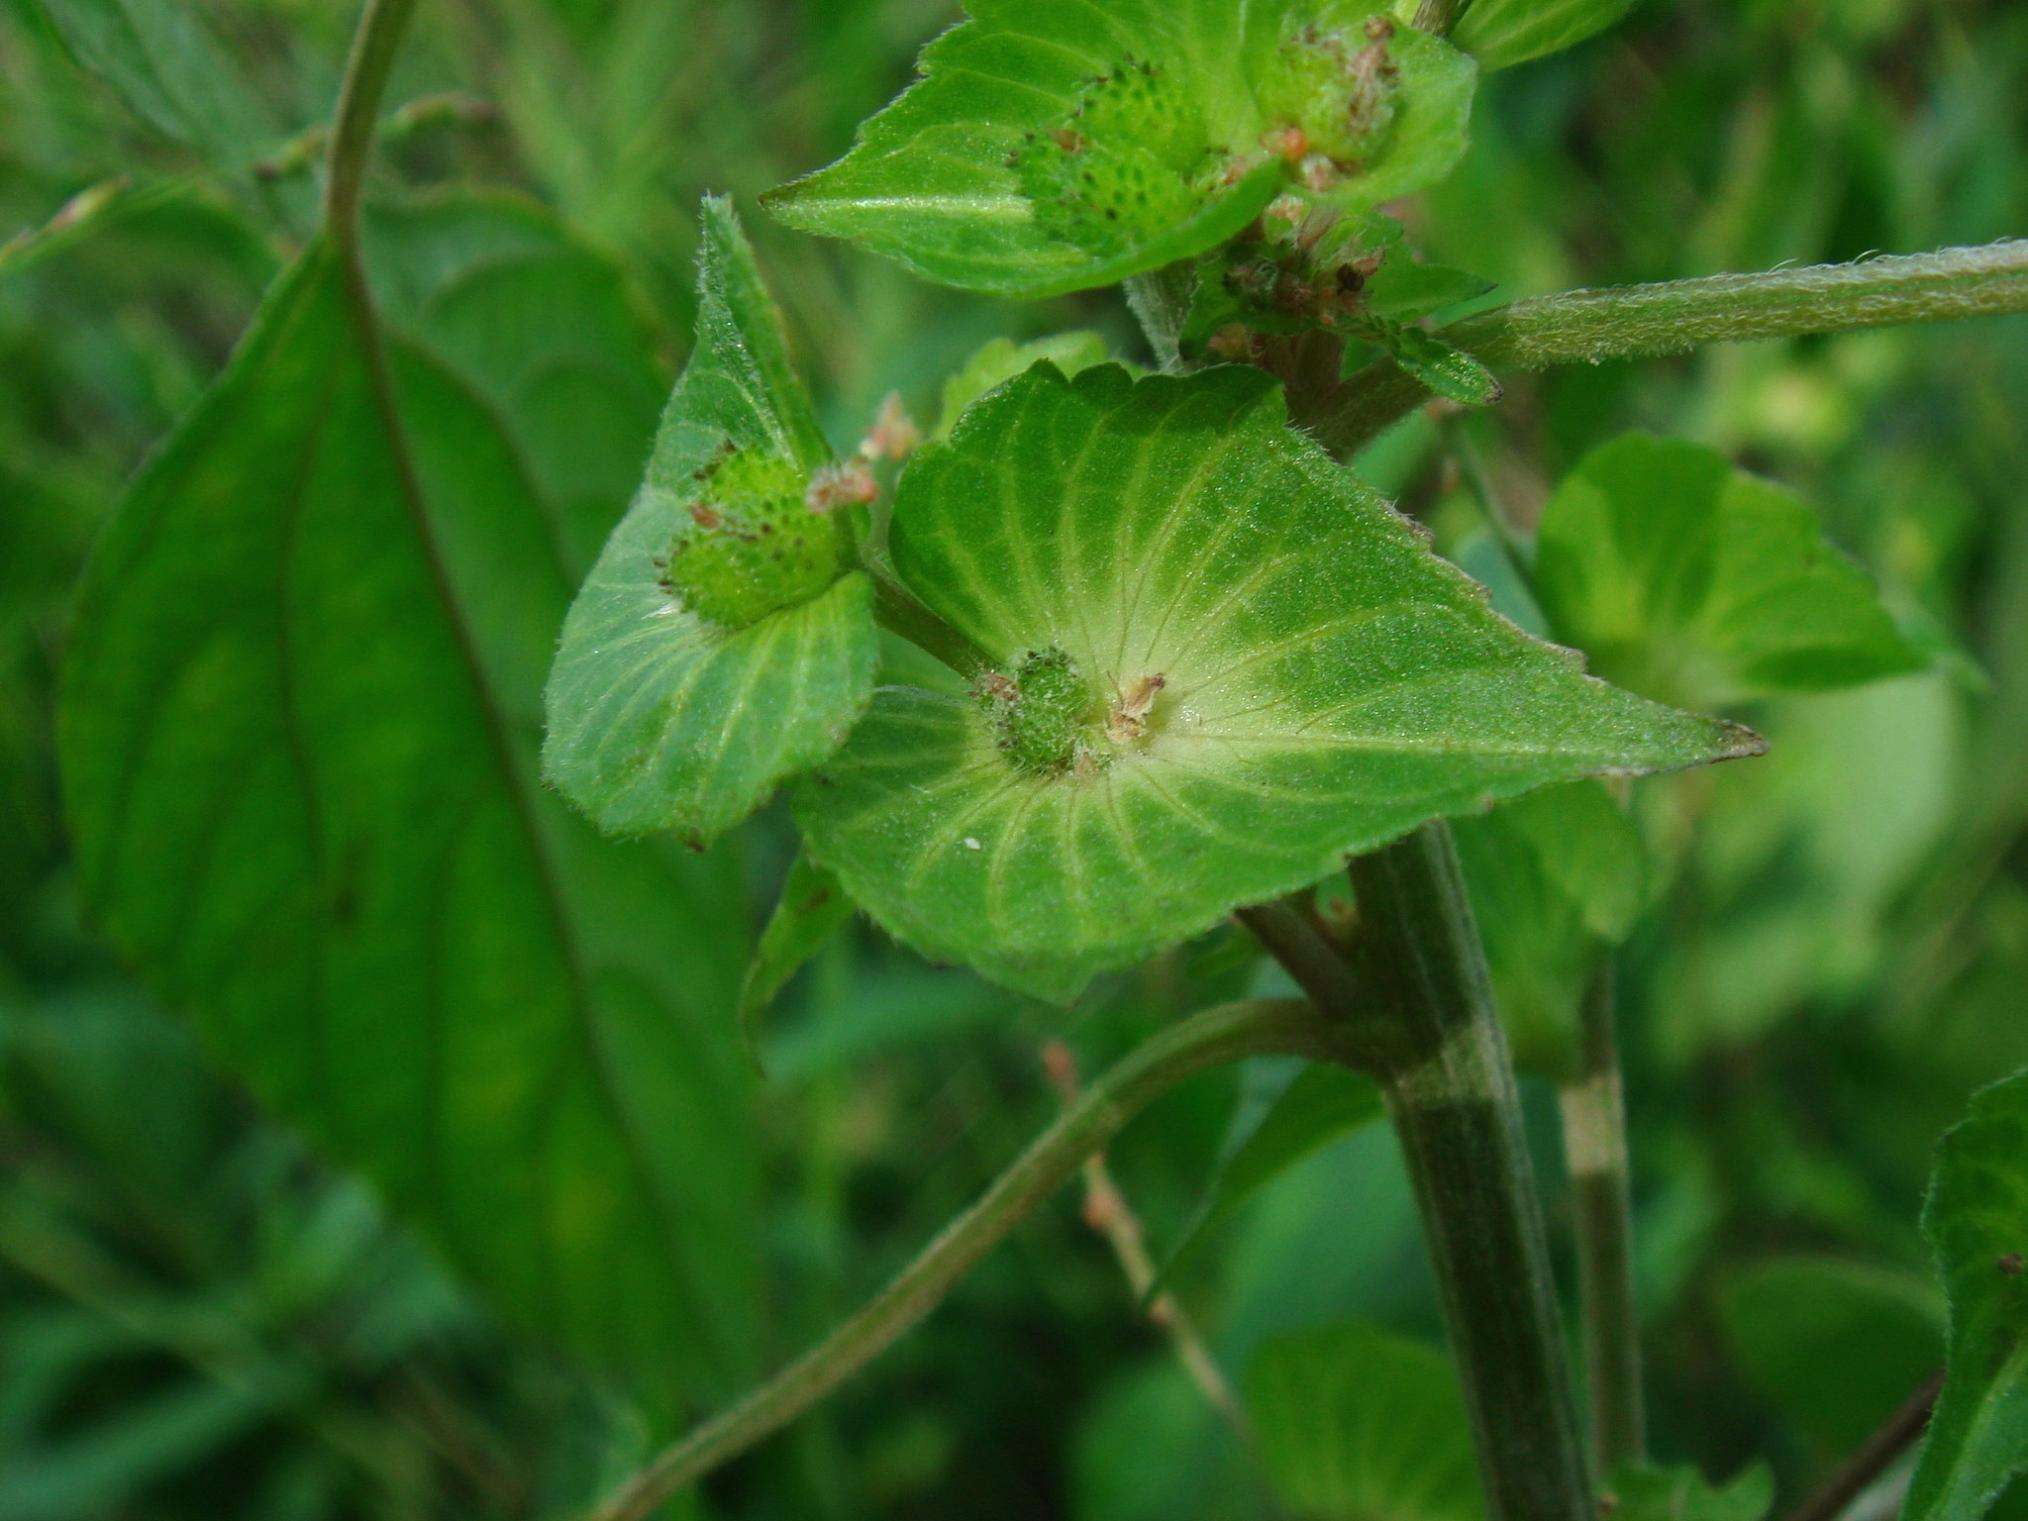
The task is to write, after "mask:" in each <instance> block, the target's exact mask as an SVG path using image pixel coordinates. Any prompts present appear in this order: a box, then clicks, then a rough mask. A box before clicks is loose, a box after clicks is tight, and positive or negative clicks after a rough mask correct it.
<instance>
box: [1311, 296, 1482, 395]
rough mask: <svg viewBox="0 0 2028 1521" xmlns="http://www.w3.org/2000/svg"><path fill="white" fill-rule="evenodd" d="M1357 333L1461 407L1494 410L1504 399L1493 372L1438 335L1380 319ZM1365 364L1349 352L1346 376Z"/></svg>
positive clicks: (1346, 353) (1348, 350)
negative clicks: (1487, 407) (1491, 408)
mask: <svg viewBox="0 0 2028 1521" xmlns="http://www.w3.org/2000/svg"><path fill="white" fill-rule="evenodd" d="M1355 331H1356V332H1357V335H1358V336H1359V337H1361V338H1364V339H1366V340H1367V341H1368V342H1370V343H1373V344H1375V345H1376V346H1378V347H1379V348H1380V350H1381V351H1382V352H1383V353H1385V354H1386V355H1387V357H1388V358H1390V359H1392V360H1393V361H1394V362H1395V363H1396V364H1397V365H1399V366H1401V368H1402V369H1404V370H1406V371H1407V372H1408V373H1409V374H1411V375H1413V376H1414V377H1415V378H1416V379H1417V380H1419V381H1421V382H1422V383H1423V384H1424V385H1425V386H1427V387H1429V389H1430V390H1431V391H1433V392H1435V393H1436V394H1437V395H1438V396H1442V397H1445V398H1446V399H1448V400H1450V401H1454V402H1456V403H1457V404H1458V405H1459V406H1461V407H1486V406H1491V405H1492V404H1493V403H1494V402H1496V401H1498V400H1499V399H1500V382H1499V381H1498V380H1496V379H1494V378H1493V372H1492V371H1491V370H1489V369H1487V368H1486V367H1485V366H1484V365H1483V364H1481V363H1480V362H1479V361H1478V360H1477V359H1474V358H1473V357H1472V356H1471V355H1470V354H1467V353H1466V352H1465V351H1464V350H1463V349H1461V348H1459V347H1457V345H1455V344H1452V343H1446V342H1445V341H1444V340H1443V339H1442V338H1439V337H1438V336H1437V335H1436V334H1435V333H1430V332H1425V331H1424V330H1423V329H1422V328H1419V327H1409V326H1405V325H1403V324H1402V323H1398V322H1389V321H1385V320H1383V319H1381V318H1377V317H1376V318H1372V319H1370V320H1368V321H1367V322H1365V323H1362V324H1361V325H1360V326H1359V327H1358V328H1357V329H1356V330H1355ZM1361 363H1363V360H1362V359H1361V357H1360V355H1359V353H1358V350H1357V349H1355V348H1347V349H1346V351H1345V371H1346V373H1347V374H1350V373H1352V371H1353V370H1355V369H1357V368H1358V367H1359V366H1360V364H1361Z"/></svg>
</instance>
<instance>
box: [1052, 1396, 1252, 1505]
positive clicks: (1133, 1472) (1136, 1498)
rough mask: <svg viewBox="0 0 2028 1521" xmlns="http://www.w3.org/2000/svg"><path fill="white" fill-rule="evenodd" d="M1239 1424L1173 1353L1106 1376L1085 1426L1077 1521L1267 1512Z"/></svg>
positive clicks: (1075, 1469) (1074, 1466)
mask: <svg viewBox="0 0 2028 1521" xmlns="http://www.w3.org/2000/svg"><path fill="white" fill-rule="evenodd" d="M1249 1468H1250V1465H1249V1463H1248V1460H1247V1457H1246V1454H1245V1451H1244V1449H1243V1448H1242V1447H1241V1446H1240V1444H1239V1441H1238V1439H1237V1438H1236V1437H1235V1436H1234V1434H1233V1430H1232V1427H1231V1426H1230V1425H1228V1424H1227V1423H1226V1422H1225V1421H1224V1419H1223V1418H1221V1417H1220V1415H1219V1413H1218V1412H1217V1411H1216V1410H1214V1409H1213V1408H1212V1407H1211V1405H1210V1404H1209V1403H1208V1402H1207V1401H1206V1400H1205V1398H1204V1393H1203V1391H1202V1390H1200V1389H1198V1388H1197V1386H1196V1385H1194V1384H1193V1383H1191V1381H1190V1379H1189V1378H1188V1376H1187V1375H1185V1373H1184V1372H1183V1369H1182V1366H1181V1364H1180V1363H1178V1362H1177V1360H1176V1359H1175V1358H1173V1357H1165V1358H1162V1359H1161V1360H1159V1361H1157V1362H1154V1363H1150V1364H1146V1365H1143V1366H1141V1367H1137V1368H1133V1369H1131V1370H1130V1371H1128V1372H1126V1373H1124V1374H1121V1375H1120V1376H1118V1377H1116V1378H1114V1379H1113V1380H1111V1381H1110V1382H1109V1383H1107V1384H1106V1385H1105V1386H1104V1387H1103V1388H1102V1389H1101V1390H1100V1392H1099V1395H1098V1397H1097V1398H1096V1399H1095V1400H1094V1401H1093V1402H1092V1406H1091V1410H1090V1413H1089V1414H1088V1415H1086V1416H1085V1418H1084V1421H1083V1424H1082V1426H1081V1427H1080V1429H1079V1431H1078V1433H1077V1441H1076V1445H1075V1448H1074V1451H1073V1457H1072V1462H1071V1477H1072V1480H1073V1483H1074V1490H1075V1495H1076V1500H1077V1506H1076V1510H1075V1511H1074V1512H1073V1514H1075V1515H1076V1516H1077V1517H1078V1521H1175V1518H1176V1517H1179V1516H1189V1517H1190V1518H1191V1521H1258V1517H1259V1515H1260V1490H1259V1482H1258V1481H1257V1480H1255V1479H1253V1478H1252V1476H1251V1474H1250V1472H1249Z"/></svg>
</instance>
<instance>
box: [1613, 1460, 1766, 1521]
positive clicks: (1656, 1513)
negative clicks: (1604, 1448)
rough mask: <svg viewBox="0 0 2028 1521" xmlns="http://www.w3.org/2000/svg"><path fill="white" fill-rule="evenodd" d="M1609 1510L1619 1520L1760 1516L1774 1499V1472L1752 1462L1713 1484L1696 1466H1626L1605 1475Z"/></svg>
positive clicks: (1751, 1520)
mask: <svg viewBox="0 0 2028 1521" xmlns="http://www.w3.org/2000/svg"><path fill="white" fill-rule="evenodd" d="M1606 1491H1607V1493H1608V1494H1609V1495H1610V1496H1611V1497H1612V1499H1611V1506H1610V1513H1611V1514H1612V1515H1613V1516H1614V1517H1617V1518H1623V1521H1761V1517H1763V1516H1765V1515H1766V1514H1767V1513H1768V1511H1769V1509H1770V1508H1771V1507H1772V1506H1773V1504H1774V1475H1772V1474H1771V1473H1769V1472H1768V1470H1767V1468H1766V1467H1765V1466H1764V1465H1760V1464H1756V1465H1755V1466H1754V1467H1752V1468H1749V1469H1747V1470H1746V1471H1745V1472H1744V1473H1741V1474H1739V1475H1737V1476H1736V1477H1735V1478H1733V1479H1732V1480H1731V1481H1729V1482H1728V1483H1725V1484H1719V1485H1714V1484H1712V1483H1711V1482H1710V1481H1709V1480H1708V1479H1706V1478H1705V1477H1704V1475H1702V1474H1701V1473H1699V1472H1698V1471H1697V1470H1696V1469H1694V1468H1689V1467H1683V1468H1626V1469H1621V1470H1620V1471H1619V1472H1618V1473H1616V1474H1614V1475H1613V1476H1612V1477H1611V1478H1610V1479H1609V1480H1607V1481H1606Z"/></svg>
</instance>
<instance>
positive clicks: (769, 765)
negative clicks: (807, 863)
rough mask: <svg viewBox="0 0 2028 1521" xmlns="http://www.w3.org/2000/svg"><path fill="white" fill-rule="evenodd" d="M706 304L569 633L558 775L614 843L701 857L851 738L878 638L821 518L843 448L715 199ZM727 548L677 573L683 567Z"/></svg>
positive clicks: (552, 758)
mask: <svg viewBox="0 0 2028 1521" xmlns="http://www.w3.org/2000/svg"><path fill="white" fill-rule="evenodd" d="M697 292H698V293H697V301H698V312H697V344H696V347H695V349H694V350H693V351H692V353H691V356H690V366H689V368H688V369H686V370H685V371H684V373H683V378H682V379H681V380H679V381H678V382H677V383H676V389H675V391H674V393H673V394H671V396H670V397H669V405H668V407H667V409H666V410H665V411H664V412H663V414H662V423H661V427H660V429H659V431H658V432H657V434H656V437H655V448H654V453H653V455H652V456H651V457H650V459H649V461H648V470H647V476H646V478H645V479H644V480H643V481H642V483H641V489H640V492H639V494H638V495H637V496H636V497H635V498H634V504H633V506H632V507H630V508H629V509H628V510H627V515H626V517H625V518H624V519H622V520H621V522H620V526H619V527H618V528H616V529H614V530H613V535H612V538H611V539H610V540H608V541H607V543H606V547H605V551H604V553H602V554H601V555H600V556H599V560H598V563H597V565H595V566H594V567H593V568H592V573H591V576H590V577H589V579H587V580H586V582H585V584H584V588H583V589H582V590H581V591H580V592H579V593H578V596H577V600H576V602H574V603H573V604H572V605H571V609H570V616H569V618H568V619H567V620H566V621H565V623H564V626H563V641H562V645H561V647H560V648H559V649H558V651H557V655H556V664H555V667H554V670H553V671H552V673H551V676H550V681H549V690H548V709H549V736H548V740H547V742H546V743H545V745H544V747H543V769H544V772H545V774H546V775H547V776H548V778H549V779H550V780H551V781H553V782H554V783H555V784H556V785H557V786H558V787H560V788H562V789H563V792H564V794H565V795H566V796H567V797H569V798H570V800H571V801H572V802H574V803H576V804H577V805H578V806H579V807H580V808H582V809H584V810H585V812H586V813H588V814H590V815H591V817H592V818H593V819H594V820H595V821H596V822H597V823H598V825H599V827H600V828H602V829H604V830H606V831H608V832H609V833H613V834H623V835H624V834H645V833H648V832H651V831H655V830H662V829H670V830H674V831H676V832H677V834H678V835H679V836H681V837H682V838H683V839H684V840H686V841H688V842H689V843H691V844H693V845H697V846H700V847H701V846H703V845H705V844H707V843H709V842H710V841H711V840H713V839H716V838H717V837H718V836H719V835H720V834H723V833H724V832H725V831H726V830H727V829H730V828H731V827H732V826H733V825H735V824H738V823H739V822H740V821H741V820H743V819H745V818H746V817H747V816H748V815H749V814H751V813H752V812H753V811H754V810H755V809H756V808H758V807H759V806H760V805H761V804H762V803H764V802H766V801H767V799H768V797H769V795H770V794H771V793H773V791H774V790H775V788H776V787H777V786H778V785H779V784H780V783H781V782H782V781H783V780H785V779H786V778H788V777H791V776H794V775H796V774H797V773H798V772H801V771H805V770H807V769H808V768H809V767H811V766H813V765H815V764H816V763H817V762H819V761H821V760H823V759H824V758H825V757H826V756H828V755H830V754H831V753H832V751H834V750H836V749H837V747H838V746H839V744H841V743H842V742H843V741H844V738H845V736H846V734H847V733H849V732H850V730H851V728H852V725H853V723H854V722H855V721H857V719H858V717H859V715H860V713H861V712H862V711H864V709H865V706H866V703H867V700H868V698H869V696H870V695H871V693H872V690H873V673H874V668H875V666H876V664H877V661H878V653H879V643H878V640H877V639H876V637H875V634H874V628H873V587H872V583H871V581H869V580H868V578H867V577H866V575H865V574H864V573H863V572H860V571H857V570H853V569H850V568H849V566H850V564H851V563H852V557H853V545H852V540H851V536H850V533H849V532H848V527H847V523H846V521H845V519H846V518H847V517H848V516H849V514H850V511H851V509H850V508H848V507H844V506H832V507H829V508H827V509H825V510H823V511H820V510H819V509H818V507H817V506H815V505H806V502H812V503H813V502H814V498H812V497H810V496H809V493H810V492H811V491H813V490H815V489H816V485H815V477H816V476H817V473H818V472H820V471H822V470H824V469H826V468H827V466H828V464H829V462H830V457H831V456H830V451H829V449H828V448H827V447H826V445H825V443H824V438H823V434H822V433H821V432H820V431H819V430H818V427H817V422H816V418H815V416H814V415H813V414H812V412H811V410H810V402H809V398H808V396H807V394H806V393H805V392H804V390H803V386H802V382H801V381H800V380H799V379H798V378H797V377H796V374H795V371H794V369H793V368H792V367H791V365H790V362H789V356H788V346H787V343H786V340H785V339H784V338H783V335H782V329H781V318H780V314H779V313H778V312H777V311H776V310H775V306H774V302H773V301H772V299H771V298H770V297H769V296H768V293H767V290H766V288H765V286H763V285H762V283H761V277H760V271H759V270H758V269H757V268H756V267H755V265H754V261H753V251H752V249H751V248H750V247H749V246H748V244H747V241H746V236H745V234H744V233H743V232H741V230H740V227H739V222H738V219H737V218H736V217H735V215H734V214H733V211H732V207H731V204H730V203H729V202H727V201H724V200H707V201H706V202H705V204H704V214H703V231H702V246H701V250H700V252H699V255H698V286H697ZM735 471H738V472H740V480H739V481H738V482H737V483H734V484H728V482H729V478H731V477H732V476H733V475H734V472H735ZM735 502H752V503H753V504H755V505H754V506H753V508H752V512H751V516H748V517H742V516H741V513H740V512H739V511H736V510H735V509H734V508H733V507H730V506H728V505H727V504H728V503H735ZM679 543H682V544H683V546H684V548H683V549H682V550H681V551H679V550H677V549H676V548H675V546H677V545H678V544H679ZM720 550H724V551H725V552H726V554H727V555H728V556H731V557H733V558H722V559H718V560H713V561H703V560H698V559H692V560H691V561H689V562H687V563H691V564H701V565H702V570H701V572H700V573H699V574H698V576H697V578H696V579H695V580H688V581H684V580H678V579H677V577H678V575H679V571H678V568H677V564H676V560H675V556H676V555H677V554H678V553H687V554H689V555H692V556H701V555H704V554H715V553H717V552H718V551H720Z"/></svg>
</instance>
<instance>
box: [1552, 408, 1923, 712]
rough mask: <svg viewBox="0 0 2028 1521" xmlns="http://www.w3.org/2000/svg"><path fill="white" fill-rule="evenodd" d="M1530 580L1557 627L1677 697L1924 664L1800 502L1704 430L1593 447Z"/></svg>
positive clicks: (1607, 669)
mask: <svg viewBox="0 0 2028 1521" xmlns="http://www.w3.org/2000/svg"><path fill="white" fill-rule="evenodd" d="M1535 584H1536V591H1537V594H1538V596H1539V598H1540V600H1541V603H1542V610H1543V612H1544V613H1545V614H1546V615H1547V616H1548V618H1549V620H1550V626H1551V628H1553V629H1554V630H1555V633H1556V637H1557V638H1559V639H1562V640H1565V641H1567V642H1568V643H1571V644H1575V645H1577V646H1579V647H1580V648H1582V649H1583V650H1584V651H1585V652H1586V653H1587V654H1589V655H1590V656H1591V658H1592V660H1593V662H1594V663H1595V664H1596V665H1597V667H1598V669H1599V671H1600V672H1601V673H1603V674H1604V675H1606V676H1607V677H1609V678H1611V679H1612V680H1614V681H1619V682H1624V683H1625V684H1626V685H1628V686H1630V687H1633V688H1634V689H1635V690H1636V691H1641V692H1647V693H1649V694H1650V695H1652V696H1655V697H1659V698H1663V699H1665V700H1667V701H1670V702H1681V703H1689V704H1694V705H1710V704H1714V703H1718V702H1723V701H1727V700H1731V699H1735V698H1739V697H1746V696H1757V695H1762V694H1765V693H1770V692H1780V691H1814V690H1822V689H1825V688H1830V687H1839V686H1851V685H1855V684H1857V683H1859V682H1863V681H1871V680H1875V679H1877V678H1879V677H1882V676H1890V675H1895V674H1897V673H1900V672H1904V671H1911V670H1915V669H1918V668H1919V667H1920V666H1921V665H1922V659H1921V657H1920V656H1919V655H1918V654H1917V653H1916V652H1915V651H1914V650H1913V649H1912V648H1910V646H1909V644H1908V642H1907V641H1906V640H1905V639H1903V638H1902V636H1901V634H1900V632H1899V631H1898V630H1897V629H1896V628H1895V626H1894V621H1893V620H1892V619H1891V618H1889V617H1888V615H1887V612H1886V610H1885V609H1883V608H1882V607H1881V605H1880V599H1879V595H1878V593H1877V592H1876V591H1875V589H1874V587H1873V584H1872V582H1871V581H1870V580H1868V578H1867V576H1866V574H1865V572H1863V571H1862V570H1860V568H1859V567H1858V566H1856V565H1854V564H1853V563H1852V562H1851V561H1850V560H1848V559H1846V558H1845V557H1844V556H1843V555H1842V554H1840V553H1839V552H1838V551H1837V550H1836V549H1834V548H1833V547H1832V546H1831V545H1830V543H1829V542H1828V541H1827V540H1826V539H1825V538H1824V534H1823V530H1822V528H1821V527H1820V526H1819V525H1818V522H1817V519H1816V515H1815V514H1814V513H1813V512H1811V511H1810V509H1809V507H1808V506H1807V505H1806V504H1804V503H1803V502H1801V501H1799V500H1797V499H1796V498H1795V497H1793V496H1791V495H1789V494H1788V493H1787V492H1786V491H1783V490H1782V489H1781V488H1780V487H1778V486H1775V485H1772V484H1771V483H1769V482H1767V481H1763V480H1760V479H1759V478H1757V477H1755V476H1751V475H1748V474H1746V473H1745V472H1744V471H1740V470H1735V469H1734V468H1733V467H1732V465H1731V463H1730V462H1729V461H1728V460H1727V459H1726V458H1725V457H1724V456H1723V455H1721V454H1719V453H1717V452H1716V451H1715V450H1712V449H1707V448H1704V447H1702V446H1701V445H1698V444H1691V443H1683V442H1679V441H1676V440H1672V439H1660V438H1651V437H1647V436H1645V435H1642V434H1629V435H1627V436H1626V437H1624V438H1619V439H1615V440H1614V441H1613V442H1611V443H1609V444H1606V445H1604V446H1603V447H1601V448H1599V449H1596V450H1594V451H1593V452H1592V453H1591V454H1589V455H1587V456H1586V457H1585V459H1584V461H1583V462H1582V463H1581V464H1579V466H1578V467H1577V469H1576V470H1575V471H1573V472H1572V473H1571V474H1570V476H1569V477H1568V478H1567V479H1566V480H1565V481H1564V482H1563V484H1562V485H1561V486H1559V487H1558V488H1557V491H1556V494H1555V496H1553V497H1552V498H1551V499H1550V502H1549V505H1548V506H1547V507H1546V508H1545V509H1544V510H1543V514H1542V524H1541V529H1540V536H1539V539H1538V541H1537V555H1536V565H1535Z"/></svg>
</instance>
